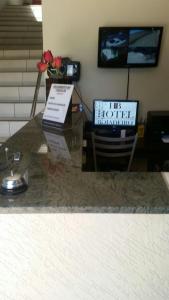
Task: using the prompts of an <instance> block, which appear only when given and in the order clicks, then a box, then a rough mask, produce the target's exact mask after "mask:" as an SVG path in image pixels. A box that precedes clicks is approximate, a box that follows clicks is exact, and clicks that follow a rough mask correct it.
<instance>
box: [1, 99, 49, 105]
mask: <svg viewBox="0 0 169 300" xmlns="http://www.w3.org/2000/svg"><path fill="white" fill-rule="evenodd" d="M32 101H33V100H21V101H20V100H14V101H11V100H6V99H5V100H0V105H1V104H12V105H14V104H30V103H32ZM37 103H46V101H45V99H43V100H42V99H38V100H37Z"/></svg>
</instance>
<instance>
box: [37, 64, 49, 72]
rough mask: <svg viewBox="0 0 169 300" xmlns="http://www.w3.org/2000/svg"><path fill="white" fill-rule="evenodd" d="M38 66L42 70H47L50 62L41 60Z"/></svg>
mask: <svg viewBox="0 0 169 300" xmlns="http://www.w3.org/2000/svg"><path fill="white" fill-rule="evenodd" d="M37 67H38V70H39V71H40V72H45V71H46V70H47V68H48V64H45V63H42V62H39V63H37Z"/></svg>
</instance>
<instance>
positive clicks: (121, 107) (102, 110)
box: [93, 99, 139, 130]
mask: <svg viewBox="0 0 169 300" xmlns="http://www.w3.org/2000/svg"><path fill="white" fill-rule="evenodd" d="M138 104H139V102H138V101H137V100H116V99H95V100H94V101H93V127H94V128H105V129H116V130H117V129H119V130H122V129H133V130H135V129H136V128H137V120H138Z"/></svg>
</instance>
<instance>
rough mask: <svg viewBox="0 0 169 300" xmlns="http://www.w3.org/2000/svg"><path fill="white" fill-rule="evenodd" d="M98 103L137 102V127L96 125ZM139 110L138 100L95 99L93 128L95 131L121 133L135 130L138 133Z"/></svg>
mask: <svg viewBox="0 0 169 300" xmlns="http://www.w3.org/2000/svg"><path fill="white" fill-rule="evenodd" d="M96 101H104V102H110V101H112V102H135V103H137V110H136V123H135V125H134V126H133V125H132V126H131V125H107V124H106V125H105V124H97V125H96V124H95V102H96ZM138 109H139V101H138V100H130V99H125V100H124V99H94V100H93V128H94V129H106V130H108V129H110V130H115V131H121V130H122V129H126V130H127V129H128V130H133V131H137V127H138Z"/></svg>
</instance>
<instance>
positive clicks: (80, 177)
mask: <svg viewBox="0 0 169 300" xmlns="http://www.w3.org/2000/svg"><path fill="white" fill-rule="evenodd" d="M41 117H42V116H41V114H40V115H38V116H37V117H36V118H35V119H33V120H32V121H30V122H29V123H28V124H27V125H26V126H25V127H23V128H22V129H21V130H20V131H19V132H17V133H16V134H15V135H14V136H13V137H12V138H10V139H9V140H8V141H7V142H6V143H5V145H3V146H2V147H1V149H0V155H1V159H0V162H1V163H2V161H5V154H4V148H5V147H8V149H9V155H10V154H11V153H14V152H17V151H21V153H22V155H23V156H22V160H21V162H20V163H19V164H14V165H12V167H13V168H14V171H16V172H19V173H22V174H24V173H25V171H27V172H28V176H29V187H28V189H27V191H26V192H24V193H22V194H19V195H16V196H4V195H0V212H1V213H34V212H35V213H37V212H38V213H40V212H42V213H50V212H51V213H52V212H53V213H55V212H75V213H78V212H88V213H169V192H168V189H167V187H166V185H165V183H164V180H163V178H162V176H161V174H160V173H127V174H126V173H118V172H117V173H115V172H114V173H105V172H104V173H101V172H99V173H95V172H83V171H82V144H83V143H82V142H83V119H82V117H81V113H73V115H72V127H71V128H69V129H67V130H65V131H61V130H58V131H57V130H54V131H51V130H46V129H44V128H43V129H42V120H41ZM8 173H9V170H8V169H5V170H4V171H2V170H1V171H0V180H1V181H2V178H3V177H4V176H6V175H8Z"/></svg>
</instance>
